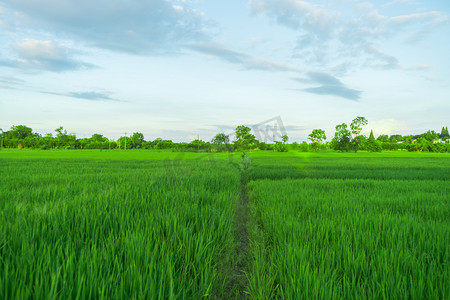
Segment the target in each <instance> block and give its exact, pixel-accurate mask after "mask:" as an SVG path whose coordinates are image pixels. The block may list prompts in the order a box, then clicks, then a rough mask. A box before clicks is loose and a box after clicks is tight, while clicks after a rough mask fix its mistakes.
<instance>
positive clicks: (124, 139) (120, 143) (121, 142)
mask: <svg viewBox="0 0 450 300" xmlns="http://www.w3.org/2000/svg"><path fill="white" fill-rule="evenodd" d="M131 145H132V141H131V138H130V137H128V136H121V137H120V138H119V139H118V140H117V147H118V148H119V149H122V150H127V149H130V148H131Z"/></svg>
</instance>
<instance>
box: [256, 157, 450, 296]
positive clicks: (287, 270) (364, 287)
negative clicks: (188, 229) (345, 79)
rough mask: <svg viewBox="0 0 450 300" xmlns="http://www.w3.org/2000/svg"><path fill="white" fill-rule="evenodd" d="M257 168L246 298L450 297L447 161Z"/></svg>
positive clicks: (328, 160) (281, 161) (289, 161)
mask: <svg viewBox="0 0 450 300" xmlns="http://www.w3.org/2000/svg"><path fill="white" fill-rule="evenodd" d="M254 161H255V163H254V167H253V169H252V170H250V171H249V172H250V174H251V175H250V176H251V177H252V178H253V179H254V180H253V181H251V182H250V183H249V184H248V189H249V197H250V201H251V211H252V215H253V216H254V218H255V223H256V225H255V226H254V228H253V240H254V245H253V248H254V253H255V254H254V258H253V264H252V265H253V268H252V272H251V273H250V276H249V283H250V284H249V291H250V295H251V296H252V298H254V299H262V298H265V297H267V295H269V297H270V298H279V299H448V298H449V297H450V285H449V282H450V196H449V194H450V187H449V180H450V161H449V159H448V156H445V157H442V156H441V157H419V156H404V157H401V156H400V157H390V156H388V157H376V156H372V157H370V156H368V157H364V155H361V156H356V155H354V156H353V157H352V156H337V155H334V156H332V155H328V156H327V155H322V156H318V157H315V158H309V159H303V160H302V159H299V158H296V157H284V158H276V157H272V158H268V157H260V158H258V159H256V158H255V159H254ZM277 165H281V166H283V167H282V168H280V169H277V168H276V167H275V166H277ZM283 170H285V172H283Z"/></svg>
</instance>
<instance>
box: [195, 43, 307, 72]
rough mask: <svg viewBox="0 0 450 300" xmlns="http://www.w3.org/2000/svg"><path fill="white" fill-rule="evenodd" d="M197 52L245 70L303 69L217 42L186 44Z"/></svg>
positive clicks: (292, 70)
mask: <svg viewBox="0 0 450 300" xmlns="http://www.w3.org/2000/svg"><path fill="white" fill-rule="evenodd" d="M186 47H187V48H188V49H191V50H193V51H196V52H200V53H203V54H207V55H210V56H214V57H217V58H219V59H221V60H223V61H226V62H229V63H232V64H237V65H240V66H241V67H242V68H243V69H245V70H262V71H270V72H275V71H278V72H299V71H301V69H299V68H297V67H294V66H289V65H286V64H283V63H279V62H274V61H270V60H266V59H260V58H255V57H252V56H250V55H247V54H245V53H241V52H236V51H233V50H229V49H227V48H225V47H223V46H220V45H217V44H195V45H188V46H186Z"/></svg>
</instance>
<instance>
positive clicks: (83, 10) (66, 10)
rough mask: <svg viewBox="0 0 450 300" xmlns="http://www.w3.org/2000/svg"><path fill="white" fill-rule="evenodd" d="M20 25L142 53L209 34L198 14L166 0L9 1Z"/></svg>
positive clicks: (171, 48)
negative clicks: (20, 21)
mask: <svg viewBox="0 0 450 300" xmlns="http://www.w3.org/2000/svg"><path fill="white" fill-rule="evenodd" d="M4 2H5V5H6V6H7V8H8V9H9V11H11V13H20V14H23V15H24V19H23V21H22V26H26V27H27V28H39V29H44V30H46V31H48V32H51V33H53V34H56V35H61V36H64V37H69V38H72V39H75V40H81V41H83V42H84V43H86V44H87V45H91V46H96V47H100V48H105V49H108V50H113V51H120V52H127V53H133V54H139V55H148V54H161V53H167V52H173V51H177V49H178V48H179V45H180V44H181V43H183V42H191V41H198V40H202V39H205V38H206V36H207V35H206V34H205V28H204V25H203V21H202V17H201V16H200V13H199V12H197V11H195V10H193V9H189V8H186V7H184V6H183V5H184V4H182V3H180V4H177V5H172V4H171V3H170V2H169V1H166V0H153V1H148V0H129V1H111V0H96V1H92V0H78V1H72V0H41V1H13V0H5V1H4Z"/></svg>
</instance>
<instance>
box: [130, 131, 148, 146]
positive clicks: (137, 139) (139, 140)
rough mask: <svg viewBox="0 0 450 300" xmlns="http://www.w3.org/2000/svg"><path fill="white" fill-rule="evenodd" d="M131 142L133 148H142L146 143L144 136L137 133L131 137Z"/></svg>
mask: <svg viewBox="0 0 450 300" xmlns="http://www.w3.org/2000/svg"><path fill="white" fill-rule="evenodd" d="M131 142H132V144H133V148H138V149H139V148H142V144H143V143H144V142H145V140H144V135H143V134H142V133H140V132H135V133H133V135H132V136H131Z"/></svg>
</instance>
